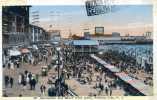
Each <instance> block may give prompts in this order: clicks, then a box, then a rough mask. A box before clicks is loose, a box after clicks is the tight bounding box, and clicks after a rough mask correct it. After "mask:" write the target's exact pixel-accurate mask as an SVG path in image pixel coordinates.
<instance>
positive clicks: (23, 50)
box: [20, 48, 30, 53]
mask: <svg viewBox="0 0 157 100" xmlns="http://www.w3.org/2000/svg"><path fill="white" fill-rule="evenodd" d="M20 51H21V53H29V52H30V51H29V50H28V49H27V48H24V49H21V50H20Z"/></svg>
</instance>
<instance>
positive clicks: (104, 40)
mask: <svg viewBox="0 0 157 100" xmlns="http://www.w3.org/2000/svg"><path fill="white" fill-rule="evenodd" d="M90 40H95V41H98V42H99V45H105V44H112V43H120V42H121V37H120V36H113V35H112V34H104V35H91V36H90Z"/></svg>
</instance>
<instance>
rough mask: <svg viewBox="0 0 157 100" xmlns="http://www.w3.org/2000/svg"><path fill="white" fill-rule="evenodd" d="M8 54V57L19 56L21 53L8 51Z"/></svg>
mask: <svg viewBox="0 0 157 100" xmlns="http://www.w3.org/2000/svg"><path fill="white" fill-rule="evenodd" d="M9 54H10V56H19V55H21V52H20V51H18V50H10V51H9Z"/></svg>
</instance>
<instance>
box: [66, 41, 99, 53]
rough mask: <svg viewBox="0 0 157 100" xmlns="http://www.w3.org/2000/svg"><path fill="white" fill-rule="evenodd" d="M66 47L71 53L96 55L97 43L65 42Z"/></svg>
mask: <svg viewBox="0 0 157 100" xmlns="http://www.w3.org/2000/svg"><path fill="white" fill-rule="evenodd" d="M65 45H67V47H69V48H70V49H71V50H72V53H87V54H89V53H97V52H98V46H99V43H98V41H95V40H71V41H69V42H66V44H65Z"/></svg>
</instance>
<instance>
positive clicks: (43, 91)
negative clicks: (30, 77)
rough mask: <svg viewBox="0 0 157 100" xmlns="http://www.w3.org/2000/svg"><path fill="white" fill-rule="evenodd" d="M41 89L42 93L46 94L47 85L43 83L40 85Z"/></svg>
mask: <svg viewBox="0 0 157 100" xmlns="http://www.w3.org/2000/svg"><path fill="white" fill-rule="evenodd" d="M40 91H41V93H42V94H43V95H45V91H46V87H45V85H43V84H42V85H41V86H40Z"/></svg>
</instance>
